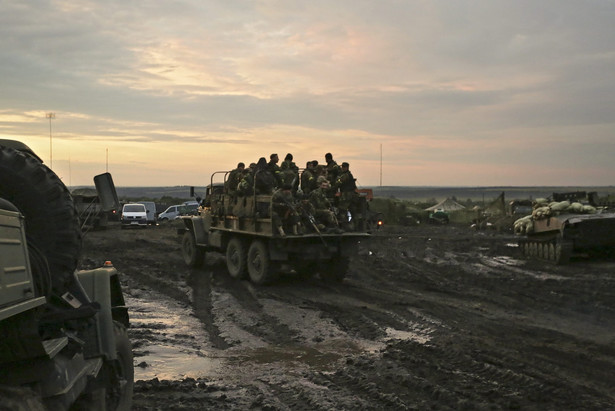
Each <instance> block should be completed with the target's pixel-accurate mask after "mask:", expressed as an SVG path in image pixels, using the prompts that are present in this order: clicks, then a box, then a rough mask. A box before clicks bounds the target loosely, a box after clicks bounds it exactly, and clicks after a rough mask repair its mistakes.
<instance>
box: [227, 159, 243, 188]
mask: <svg viewBox="0 0 615 411" xmlns="http://www.w3.org/2000/svg"><path fill="white" fill-rule="evenodd" d="M242 166H243V163H240V164H238V167H237V168H236V169H234V170H232V171H231V172H230V173H229V175H228V179H227V180H226V183H225V185H224V186H225V188H226V192H227V193H228V194H230V195H235V194H236V193H237V188H238V186H239V183H240V182H241V180H242V179H243V173H244V171H245V170H244V168H243V167H242Z"/></svg>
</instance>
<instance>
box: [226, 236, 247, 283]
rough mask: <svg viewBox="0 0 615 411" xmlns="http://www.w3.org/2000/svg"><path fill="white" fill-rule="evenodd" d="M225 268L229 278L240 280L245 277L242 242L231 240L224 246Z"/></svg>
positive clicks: (234, 238) (244, 252)
mask: <svg viewBox="0 0 615 411" xmlns="http://www.w3.org/2000/svg"><path fill="white" fill-rule="evenodd" d="M226 267H227V268H228V272H229V274H230V276H231V277H233V278H236V279H239V280H242V279H244V278H246V275H247V255H246V247H245V245H244V242H243V241H241V240H240V239H239V238H237V237H233V238H231V240H230V241H229V242H228V245H227V246H226Z"/></svg>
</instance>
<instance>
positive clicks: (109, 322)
mask: <svg viewBox="0 0 615 411" xmlns="http://www.w3.org/2000/svg"><path fill="white" fill-rule="evenodd" d="M76 274H77V278H78V280H79V282H80V283H81V286H82V287H83V289H84V290H85V292H86V294H87V295H88V297H89V298H90V300H91V301H93V302H97V303H98V304H100V310H99V311H98V313H97V314H96V334H97V336H96V339H97V343H98V347H100V349H99V353H98V354H102V355H104V356H105V357H106V358H107V359H109V360H115V359H116V349H115V336H114V330H113V322H114V321H117V322H119V323H121V324H123V325H124V326H125V327H128V325H129V320H128V309H127V308H126V303H125V302H124V296H123V295H122V290H121V288H120V280H119V277H118V273H117V270H116V269H115V268H114V267H113V266H109V267H103V268H97V269H94V270H85V271H78V272H77V273H76Z"/></svg>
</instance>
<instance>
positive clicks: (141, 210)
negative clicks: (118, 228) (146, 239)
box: [120, 203, 147, 228]
mask: <svg viewBox="0 0 615 411" xmlns="http://www.w3.org/2000/svg"><path fill="white" fill-rule="evenodd" d="M120 219H121V221H122V228H124V227H129V226H132V227H147V209H146V208H145V206H144V205H143V204H134V203H129V204H124V207H123V208H122V217H121V218H120Z"/></svg>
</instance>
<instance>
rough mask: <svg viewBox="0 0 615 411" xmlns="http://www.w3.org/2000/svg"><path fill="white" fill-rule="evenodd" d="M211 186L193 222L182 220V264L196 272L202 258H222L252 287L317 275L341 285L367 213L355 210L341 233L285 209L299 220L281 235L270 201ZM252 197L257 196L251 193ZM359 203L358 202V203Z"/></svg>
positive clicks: (268, 197) (301, 212) (300, 211)
mask: <svg viewBox="0 0 615 411" xmlns="http://www.w3.org/2000/svg"><path fill="white" fill-rule="evenodd" d="M228 173H229V172H226V171H221V172H215V173H213V174H212V176H211V184H210V185H209V186H208V187H207V193H206V195H205V197H204V199H203V200H202V201H201V204H202V206H201V207H200V209H199V214H198V215H196V216H182V218H181V219H182V222H183V227H182V228H180V229H178V233H179V234H180V235H181V236H182V254H183V257H184V260H185V262H186V264H188V265H189V266H191V267H198V266H201V265H202V264H203V262H204V257H205V253H206V252H208V251H216V252H220V253H222V254H225V255H226V265H227V268H228V272H229V274H230V275H231V277H234V278H238V279H243V278H247V277H249V279H250V280H251V281H252V282H253V283H255V284H266V283H269V282H271V281H272V280H273V279H274V278H275V276H276V274H277V273H279V272H281V271H287V272H294V273H297V274H301V275H306V276H310V275H313V274H316V273H318V274H319V275H320V277H321V278H322V279H323V280H325V281H336V282H339V281H342V280H343V279H344V278H345V277H346V274H347V272H348V267H349V259H350V257H351V256H352V255H353V254H354V253H355V251H356V249H357V244H358V242H359V241H360V240H362V239H364V238H367V237H369V236H370V234H369V233H368V232H367V231H365V228H366V227H365V224H366V221H367V219H366V218H365V217H366V214H367V209H366V207H360V210H361V211H360V212H357V213H356V214H355V216H354V217H353V218H354V221H353V222H352V224H347V225H345V227H346V229H345V230H344V231H343V232H342V230H339V229H335V230H331V229H329V230H326V229H324V227H322V226H321V227H319V225H318V224H317V223H316V222H315V220H314V218H313V216H312V215H311V214H309V213H308V212H307V211H306V210H305V209H301V206H300V205H297V206H295V205H291V204H289V205H288V206H289V211H290V212H292V213H294V214H296V215H297V217H300V219H301V221H302V224H301V226H302V228H301V229H300V230H299V231H292V230H290V229H289V230H287V231H288V232H287V233H284V234H282V235H280V233H279V231H278V230H277V228H276V221H275V212H274V207H275V204H274V202H273V201H272V195H258V194H251V195H233V194H229V193H228V192H227V190H226V188H225V185H224V184H222V183H219V182H218V183H214V178H215V176H216V175H218V176H219V175H224V180H226V176H227V175H228ZM252 192H256V190H253V191H252ZM358 198H359V199H361V197H360V196H359V197H358Z"/></svg>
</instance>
